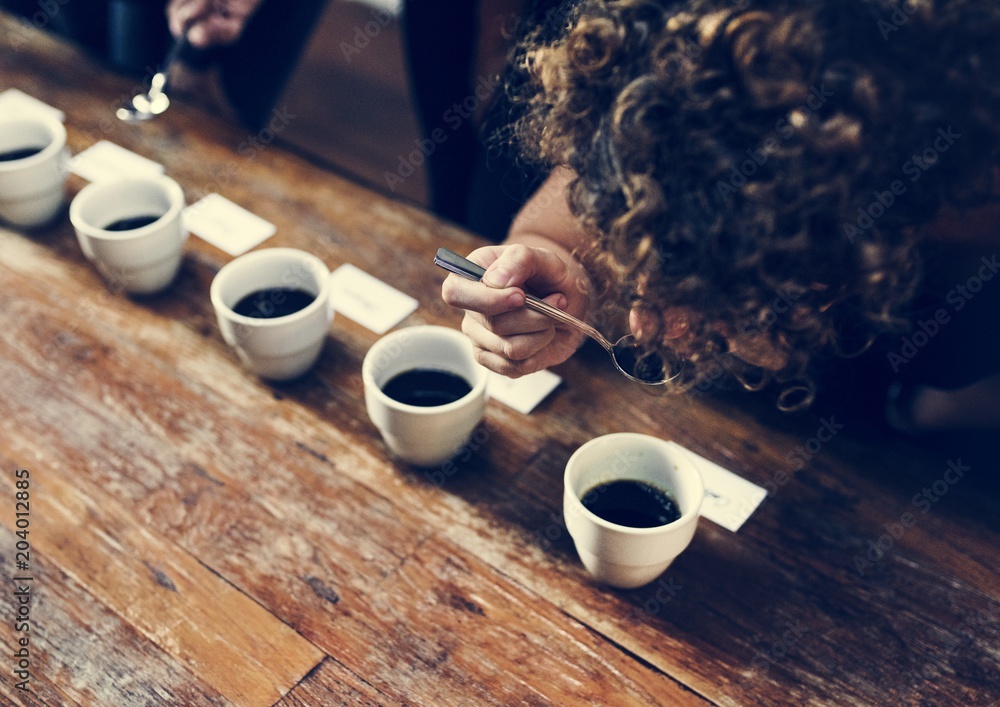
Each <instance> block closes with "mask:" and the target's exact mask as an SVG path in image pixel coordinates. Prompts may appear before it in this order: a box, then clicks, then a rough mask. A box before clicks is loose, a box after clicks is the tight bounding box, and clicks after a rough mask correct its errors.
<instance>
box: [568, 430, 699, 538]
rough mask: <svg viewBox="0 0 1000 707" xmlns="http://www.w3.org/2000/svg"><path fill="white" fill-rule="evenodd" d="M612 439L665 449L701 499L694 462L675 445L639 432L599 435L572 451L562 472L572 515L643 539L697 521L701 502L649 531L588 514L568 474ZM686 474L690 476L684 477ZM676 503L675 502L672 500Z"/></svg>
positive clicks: (672, 530) (696, 468)
mask: <svg viewBox="0 0 1000 707" xmlns="http://www.w3.org/2000/svg"><path fill="white" fill-rule="evenodd" d="M612 439H621V440H626V439H631V440H633V441H636V442H640V443H643V444H655V445H656V446H658V447H662V446H663V445H669V446H668V447H667V449H668V450H669V451H668V453H669V454H670V455H671V456H673V457H676V459H677V460H678V463H677V468H678V470H679V471H680V472H681V473H682V474H685V476H690V481H689V482H690V483H694V484H697V487H698V489H699V490H700V493H698V497H699V498H703V497H704V495H705V483H704V481H703V480H702V478H701V473H700V472H699V471H698V465H697V464H696V463H695V461H694V460H693V459H692V458H691V457H690V456H689V455H688V454H687V453H686V452H685V451H684V449H683V448H682V447H680V446H679V445H670V444H669V442H668V441H667V440H664V439H661V438H659V437H654V436H653V435H647V434H642V433H639V432H612V433H610V434H606V435H600V436H598V437H594V438H593V439H590V440H588V441H586V442H584V443H583V444H582V445H580V447H578V448H577V449H576V451H575V452H573V454H571V455H570V458H569V459H568V460H567V461H566V470H565V471H564V472H563V492H564V493H565V494H568V495H569V496H570V497H571V498H572V499H573V512H575V513H581V514H583V515H584V517H586V518H587V519H588V520H589V521H591V522H593V523H594V524H595V525H597V526H599V527H602V528H605V529H608V530H614V531H618V532H622V533H626V534H628V535H634V536H644V535H657V534H660V533H672V532H674V531H678V530H681V529H682V528H684V527H686V526H688V525H690V524H691V523H693V522H695V521H697V520H698V516H699V515H700V513H701V505H702V504H701V502H700V501H699V502H698V503H696V504H694V505H692V506H690V507H688V508H687V509H685V510H684V511H683V512H682V513H681V515H680V517H679V518H678V519H677V520H675V521H672V522H670V523H666V524H664V525H655V526H653V527H652V528H635V527H632V526H629V525H620V524H618V523H612V522H611V521H608V520H605V519H604V518H601V517H600V516H599V515H597V514H596V513H594V512H593V511H591V510H590V509H589V508H587V507H586V506H585V505H583V501H582V500H581V499H580V497H579V496H578V495H577V494H576V492H575V491H574V490H573V485H572V483H571V479H570V474H571V473H572V471H573V467H574V465H575V464H577V463H579V459H580V457H582V456H583V455H584V454H586V453H587V451H588V450H589V449H591V448H593V447H595V446H597V445H599V444H607V443H608V441H609V440H612ZM687 471H691V472H693V473H692V474H688V473H687ZM621 480H630V479H629V477H628V476H623V477H622V478H621ZM674 500H675V501H677V502H678V503H679V499H674Z"/></svg>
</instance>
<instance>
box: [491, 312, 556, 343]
mask: <svg viewBox="0 0 1000 707" xmlns="http://www.w3.org/2000/svg"><path fill="white" fill-rule="evenodd" d="M486 324H487V327H488V328H489V329H490V331H492V332H493V333H494V334H496V335H497V336H517V335H518V334H534V333H537V332H541V331H548V330H550V329H554V328H555V322H554V321H553V320H552V319H551V318H549V317H546V316H545V315H544V314H539V313H537V312H532V311H531V310H530V309H525V308H524V307H519V308H517V309H514V310H511V311H509V312H504V313H503V314H497V315H494V316H487V317H486Z"/></svg>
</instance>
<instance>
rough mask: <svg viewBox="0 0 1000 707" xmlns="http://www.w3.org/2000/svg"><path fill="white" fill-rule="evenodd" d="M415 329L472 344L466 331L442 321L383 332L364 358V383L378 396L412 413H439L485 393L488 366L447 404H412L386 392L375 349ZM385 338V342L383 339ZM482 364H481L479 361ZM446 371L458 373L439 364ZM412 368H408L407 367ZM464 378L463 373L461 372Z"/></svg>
mask: <svg viewBox="0 0 1000 707" xmlns="http://www.w3.org/2000/svg"><path fill="white" fill-rule="evenodd" d="M415 330H420V331H422V332H427V333H431V334H442V335H444V336H447V337H448V338H451V339H453V340H454V341H456V342H459V343H461V344H462V345H466V344H468V345H471V344H470V343H469V340H468V339H467V338H466V336H465V334H463V333H462V332H460V331H458V330H456V329H452V328H450V327H446V326H440V325H438V324H415V325H413V326H408V327H403V328H402V329H397V330H395V331H393V332H390V333H388V334H386V335H385V336H383V337H382V338H381V339H379V340H378V341H376V342H375V343H374V344H372V346H371V348H369V349H368V353H366V354H365V358H364V361H362V363H361V380H362V383H363V385H364V387H366V388H368V389H370V390H371V392H372V394H373V395H374V396H375V398H376V399H377V400H378V401H379V402H380V403H382V404H383V405H385V406H386V407H388V408H392V409H394V410H400V411H405V412H407V413H409V414H412V415H439V414H442V413H446V412H450V411H452V410H457V409H459V408H461V407H463V406H465V405H468V404H469V401H470V400H472V399H478V398H480V397H482V395H483V394H484V392H485V390H486V386H487V384H488V383H489V376H488V375H487V373H486V371H485V370H482V371H480V375H477V376H476V377H475V380H474V381H466V382H467V383H471V390H469V392H468V393H466V394H465V395H463V396H462V397H461V398H459V399H458V400H453V401H452V402H450V403H445V404H444V405H432V406H429V407H428V406H421V405H409V404H407V403H401V402H400V401H398V400H396V399H395V398H393V397H390V396H388V395H386V394H385V392H384V391H383V390H382V387H381V386H380V385H379V384H378V383H376V382H375V373H374V371H372V366H373V365H374V360H375V359H374V355H373V351H375V350H376V347H378V348H382V347H384V346H387V345H389V343H391V341H392V339H394V338H399V337H401V336H403V335H404V334H405V335H408V336H409V335H412V334H413V333H414V332H415ZM383 342H384V343H383ZM477 365H478V364H477ZM439 369H440V370H442V371H448V372H449V373H455V371H454V370H452V369H449V368H445V367H444V366H440V367H439ZM407 370H408V369H407ZM457 375H461V376H462V377H463V378H464V377H465V376H464V375H463V374H461V373H459V374H457Z"/></svg>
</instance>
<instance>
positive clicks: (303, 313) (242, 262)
mask: <svg viewBox="0 0 1000 707" xmlns="http://www.w3.org/2000/svg"><path fill="white" fill-rule="evenodd" d="M286 256H287V257H293V258H298V259H299V261H300V262H303V263H309V264H310V265H311V266H312V268H314V269H315V271H316V272H318V273H321V277H320V278H319V280H320V284H319V292H317V293H316V296H315V297H314V298H313V301H312V302H310V303H309V304H307V305H306V306H305V307H303V308H302V309H300V310H299V311H297V312H292V313H291V314H286V315H285V316H283V317H271V318H267V319H265V318H262V317H248V316H246V315H243V314H239V313H238V312H236V311H234V310H233V308H232V307H230V306H229V305H228V304H226V302H225V300H223V298H222V288H223V286H224V285H225V284H226V279H227V278H229V277H232V274H233V273H234V272H236V271H237V270H239V269H240V268H242V267H246V265H247V264H252V263H253V262H255V261H257V260H264V259H267V258H273V257H286ZM329 290H330V270H329V268H327V266H326V263H324V262H323V261H322V260H320V259H319V258H318V257H316V256H315V255H313V254H312V253H309V252H307V251H304V250H299V249H298V248H284V247H279V248H261V249H260V250H254V251H251V252H249V253H244V254H243V255H240V256H238V257H236V258H234V259H233V260H230V261H229V262H228V263H226V264H225V265H223V266H222V268H221V269H220V270H219V272H217V273H216V274H215V277H214V278H212V285H211V287H210V288H209V297H210V299H211V300H212V306H213V307H214V308H215V310H216V311H217V312H223V313H224V314H225V316H226V318H227V319H229V320H230V321H232V322H235V323H237V324H242V325H245V326H250V327H270V326H276V325H283V324H291V323H294V322H297V321H299V320H300V319H305V318H306V317H308V316H310V315H311V314H312V313H313V312H315V311H316V310H317V309H318V308H320V307H322V306H323V303H324V302H325V301H327V298H328V297H329Z"/></svg>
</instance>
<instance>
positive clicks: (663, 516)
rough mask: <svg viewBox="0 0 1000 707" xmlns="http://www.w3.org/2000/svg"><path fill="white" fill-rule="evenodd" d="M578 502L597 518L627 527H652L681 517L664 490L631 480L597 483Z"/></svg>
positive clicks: (675, 504)
mask: <svg viewBox="0 0 1000 707" xmlns="http://www.w3.org/2000/svg"><path fill="white" fill-rule="evenodd" d="M580 502H581V503H583V506H584V508H586V509H587V510H589V511H590V512H591V513H593V514H594V515H596V516H597V517H599V518H603V519H604V520H606V521H608V522H609V523H615V524H616V525H625V526H628V527H630V528H655V527H657V526H660V525H666V524H667V523H673V522H674V521H675V520H677V519H678V518H680V517H681V511H680V508H679V507H678V506H677V502H676V501H675V500H674V499H673V498H671V497H670V496H669V495H668V494H667V493H666V492H665V491H663V490H662V489H659V488H657V487H656V486H653V485H652V484H647V483H646V482H645V481H637V480H634V479H619V480H616V481H609V482H607V483H603V484H598V485H597V486H595V487H594V488H592V489H590V490H589V491H587V493H585V494H584V495H583V498H581V499H580Z"/></svg>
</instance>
